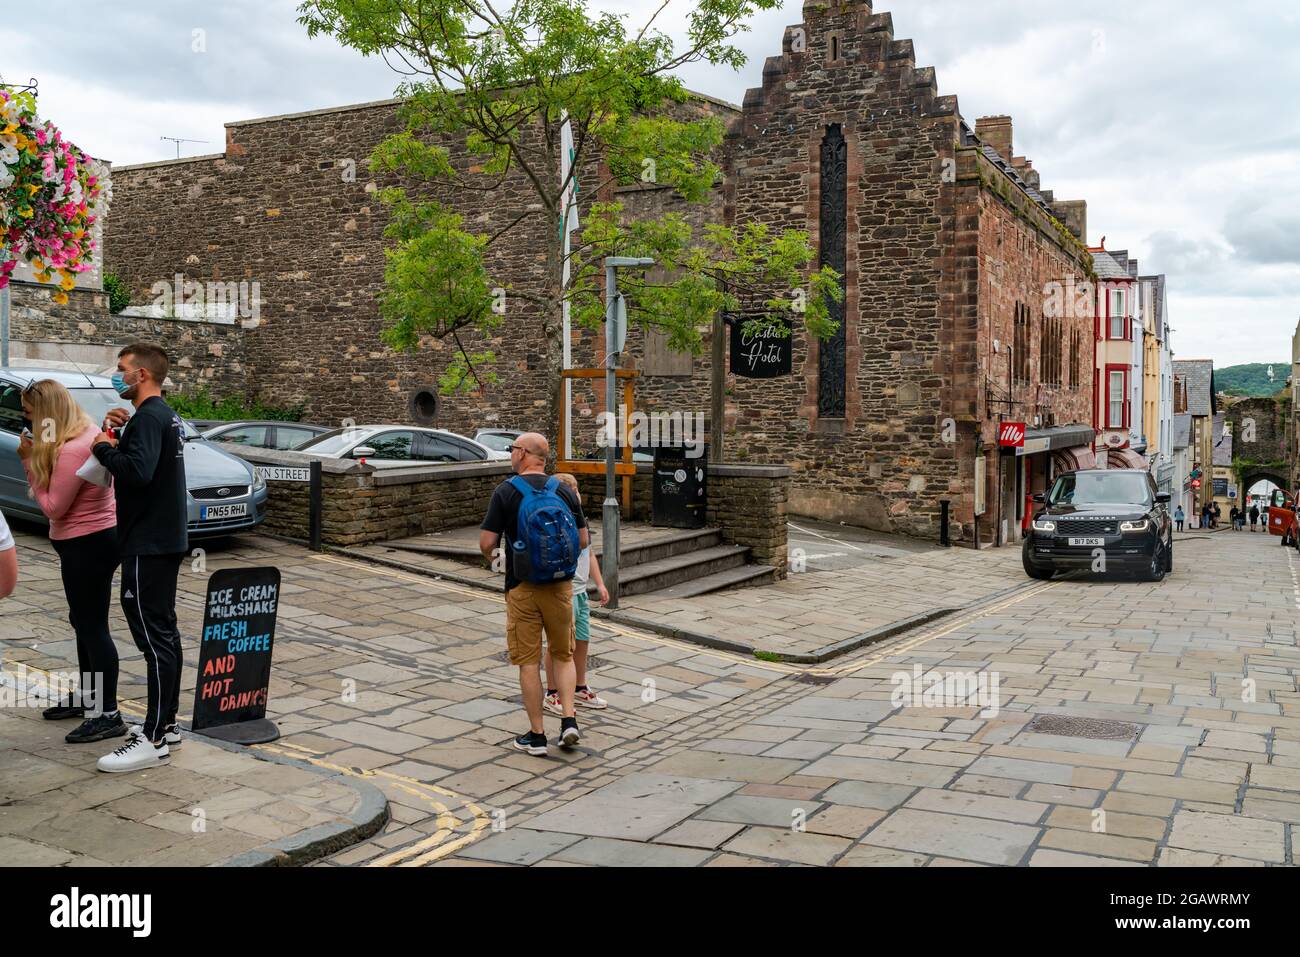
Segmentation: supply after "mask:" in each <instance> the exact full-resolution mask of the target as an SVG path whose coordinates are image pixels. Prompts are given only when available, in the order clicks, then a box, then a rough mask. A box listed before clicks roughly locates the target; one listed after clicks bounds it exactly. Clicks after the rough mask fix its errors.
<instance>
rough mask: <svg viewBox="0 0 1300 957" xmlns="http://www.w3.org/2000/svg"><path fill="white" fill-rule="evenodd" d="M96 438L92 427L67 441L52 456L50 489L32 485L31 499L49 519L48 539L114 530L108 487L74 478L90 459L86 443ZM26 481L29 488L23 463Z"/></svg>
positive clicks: (114, 512) (29, 476) (114, 511)
mask: <svg viewBox="0 0 1300 957" xmlns="http://www.w3.org/2000/svg"><path fill="white" fill-rule="evenodd" d="M97 435H99V429H97V428H95V427H94V426H93V425H92V426H90V427H89V428H88V429H86V431H85V432H82V433H81V434H80V435H79V436H77V437H76V438H75V439H69V440H68V441H67V442H65V443H64V445H63V448H61V449H59V452H58V454H57V455H56V456H55V457H54V474H53V475H51V476H50V487H49V488H48V489H38V488H36V487H35V486H32V497H33V498H34V499H36V504H37V505H39V506H40V507H41V511H42V512H44V513H45V517H46V518H48V519H49V520H50V538H51V539H56V540H59V541H62V540H63V539H67V538H80V537H81V536H82V535H90V534H92V533H94V532H102V531H103V530H104V529H106V528H116V527H117V507H116V506H115V505H114V504H113V490H112V488H102V487H100V486H98V485H94V484H92V483H90V482H87V481H85V480H83V479H79V478H77V469H79V468H81V467H82V466H83V465H85V464H86V459H88V458H90V443H91V441H92V440H93V439H94V438H95V437H96V436H97ZM23 468H24V469H26V470H27V482H28V484H29V485H30V484H31V480H32V470H31V469H30V468H29V467H28V464H27V463H26V462H24V463H23Z"/></svg>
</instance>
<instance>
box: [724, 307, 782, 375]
mask: <svg viewBox="0 0 1300 957" xmlns="http://www.w3.org/2000/svg"><path fill="white" fill-rule="evenodd" d="M746 318H747V317H745V316H742V315H733V316H732V318H731V372H732V374H733V375H738V376H741V377H742V378H745V379H775V378H778V377H779V376H783V375H789V374H790V370H791V368H792V367H793V363H792V354H793V352H794V336H793V335H792V334H791V333H790V332H788V331H787V332H784V333H783V332H781V331H780V330H779V329H776V328H773V327H770V326H769V327H768V328H766V329H760V330H758V331H757V332H756V333H746V332H745V319H746ZM748 318H756V317H753V316H750V317H748Z"/></svg>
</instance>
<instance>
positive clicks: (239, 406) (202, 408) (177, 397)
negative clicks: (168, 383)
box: [167, 386, 306, 422]
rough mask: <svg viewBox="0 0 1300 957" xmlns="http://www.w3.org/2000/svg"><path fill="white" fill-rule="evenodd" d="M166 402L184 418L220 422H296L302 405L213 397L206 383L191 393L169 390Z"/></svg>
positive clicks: (299, 419) (304, 409) (300, 417)
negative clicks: (247, 420)
mask: <svg viewBox="0 0 1300 957" xmlns="http://www.w3.org/2000/svg"><path fill="white" fill-rule="evenodd" d="M167 404H168V405H170V406H171V407H172V409H174V410H175V411H176V414H177V415H179V416H181V417H182V418H185V419H216V420H219V421H222V422H236V421H239V420H241V419H267V420H272V421H276V422H299V421H301V420H302V416H303V413H304V412H305V411H306V406H302V405H293V406H276V405H265V404H264V403H262V402H261V401H259V400H257V399H252V400H250V399H248V398H247V397H243V398H241V397H239V396H233V395H228V396H226V397H225V398H223V399H216V398H214V397H213V396H212V394H211V392H209V391H208V387H207V386H200V387H199V388H198V389H196V390H194V391H193V392H173V393H170V394H169V395H168V396H167Z"/></svg>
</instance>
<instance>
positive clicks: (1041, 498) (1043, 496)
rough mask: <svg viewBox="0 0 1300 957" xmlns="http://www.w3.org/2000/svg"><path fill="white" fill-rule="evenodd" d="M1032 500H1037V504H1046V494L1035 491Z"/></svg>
mask: <svg viewBox="0 0 1300 957" xmlns="http://www.w3.org/2000/svg"><path fill="white" fill-rule="evenodd" d="M1034 501H1035V502H1037V503H1038V504H1039V505H1046V504H1047V495H1046V494H1045V493H1043V492H1035V493H1034Z"/></svg>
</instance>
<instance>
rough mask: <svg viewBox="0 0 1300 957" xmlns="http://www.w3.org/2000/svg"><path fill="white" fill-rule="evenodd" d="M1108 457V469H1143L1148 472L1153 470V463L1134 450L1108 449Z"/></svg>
mask: <svg viewBox="0 0 1300 957" xmlns="http://www.w3.org/2000/svg"><path fill="white" fill-rule="evenodd" d="M1106 457H1107V460H1108V461H1107V467H1108V468H1112V469H1141V470H1142V471H1143V472H1146V471H1149V470H1150V468H1151V463H1150V462H1148V461H1147V460H1146V459H1144V458H1143V457H1142V456H1140V455H1138V453H1136V452H1134V451H1133V450H1132V449H1108V450H1107V452H1106Z"/></svg>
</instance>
